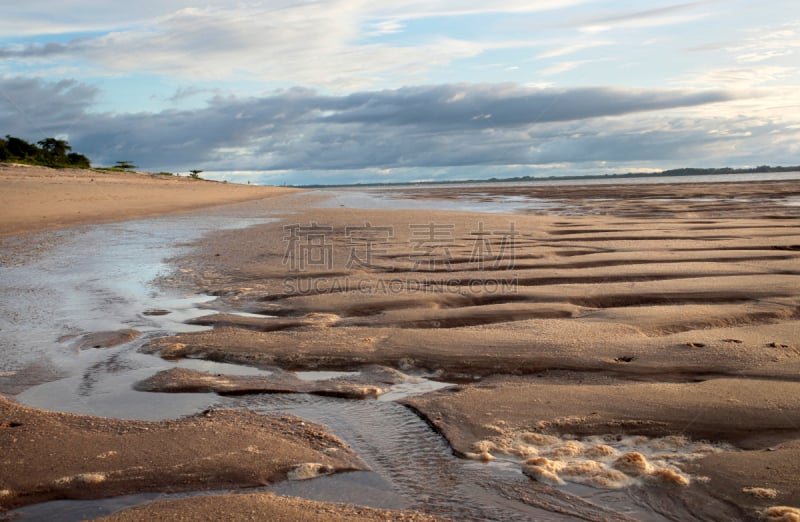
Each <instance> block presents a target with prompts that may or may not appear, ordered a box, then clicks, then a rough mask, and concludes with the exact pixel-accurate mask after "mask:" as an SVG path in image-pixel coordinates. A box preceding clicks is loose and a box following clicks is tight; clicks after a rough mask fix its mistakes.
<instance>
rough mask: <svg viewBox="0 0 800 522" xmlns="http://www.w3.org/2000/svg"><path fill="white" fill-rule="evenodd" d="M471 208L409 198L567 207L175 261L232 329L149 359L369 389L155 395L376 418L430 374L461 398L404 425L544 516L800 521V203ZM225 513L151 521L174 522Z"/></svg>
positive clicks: (184, 282)
mask: <svg viewBox="0 0 800 522" xmlns="http://www.w3.org/2000/svg"><path fill="white" fill-rule="evenodd" d="M470 190H471V189H470ZM470 190H464V189H458V188H455V187H453V188H447V189H441V190H440V189H436V190H432V189H425V190H421V189H420V190H415V191H412V190H403V191H399V192H395V194H402V196H403V197H407V198H415V199H417V200H418V201H425V202H429V203H430V208H436V206H437V203H436V202H437V201H444V200H447V199H459V201H460V200H463V199H464V198H467V200H469V199H470V198H471V199H473V200H480V201H485V200H487V199H488V200H491V199H493V198H504V197H507V196H514V197H522V198H547V199H549V200H552V201H554V202H555V205H556V206H555V208H548V209H546V210H542V209H541V208H538V209H532V210H531V211H529V212H522V213H519V214H515V215H499V214H491V215H490V214H476V213H465V212H444V211H436V210H414V211H403V210H362V209H356V208H346V207H345V208H342V207H334V208H311V205H310V204H304V203H303V202H304V201H306V200H304V199H303V198H304V197H307V198H308V199H307V201H308V202H311V201H316V200H317V199H318V196H316V195H313V194H309V195H308V196H301V197H296V196H295V197H290V198H283V197H276V198H273V199H271V205H270V207H271V208H272V209H277V210H279V211H285V212H286V214H284V216H283V220H282V221H279V222H274V223H266V224H262V225H257V226H254V227H250V228H246V229H241V230H229V231H222V232H218V233H212V234H210V235H209V236H208V237H207V238H205V239H204V240H203V241H201V242H200V243H198V245H197V248H196V249H195V250H194V251H193V252H192V253H191V254H189V255H184V256H181V257H179V258H178V259H175V260H174V264H175V266H176V267H177V268H179V270H180V271H179V273H180V277H168V278H165V279H163V280H162V283H163V284H165V285H174V286H177V287H184V288H193V289H200V290H201V291H202V292H205V293H208V294H209V295H214V296H218V301H217V302H216V303H215V307H216V308H217V309H219V310H221V311H223V312H226V313H221V314H217V315H210V316H206V317H202V318H200V319H195V320H193V322H195V323H196V324H202V325H206V326H210V327H212V329H210V330H207V331H202V332H192V333H182V334H177V335H174V336H170V337H166V338H159V339H155V340H152V341H150V342H149V343H148V344H147V345H146V346H145V347H144V351H146V352H149V353H156V354H160V355H161V356H162V357H165V358H170V359H180V358H184V357H192V358H204V359H210V360H214V361H220V362H231V363H237V364H245V365H252V366H257V367H260V368H264V369H268V370H271V371H276V370H281V371H295V370H358V369H365V371H364V372H362V376H361V377H360V378H359V379H358V380H357V381H347V380H346V379H345V380H343V381H340V382H332V383H331V382H329V383H325V384H320V383H315V384H308V383H300V382H298V381H297V379H296V378H294V377H291V376H287V375H284V374H280V373H275V374H273V375H271V376H268V377H264V376H261V377H252V376H249V377H242V376H238V377H237V376H226V375H217V374H213V375H212V374H203V373H200V372H197V371H189V370H183V369H181V370H174V369H173V370H168V371H165V372H161V373H158V374H157V375H155V376H153V377H151V378H149V379H146V380H145V381H142V382H140V383H139V384H138V385H137V386H138V387H139V388H140V389H147V390H150V391H162V392H163V391H172V392H176V391H180V392H187V391H194V392H208V391H214V392H216V393H219V394H222V395H226V394H230V395H236V394H238V393H249V392H258V393H285V392H292V393H318V394H321V395H336V396H345V397H358V396H372V395H379V394H380V392H382V391H383V390H384V389H385V388H386V385H387V384H391V383H392V382H397V381H396V380H393V379H399V380H401V381H402V379H403V377H398V375H396V374H392V372H393V370H401V371H402V372H405V373H410V374H414V373H422V374H426V375H433V376H435V378H438V379H441V380H443V381H446V382H450V383H457V384H456V385H453V386H450V387H448V388H445V389H442V390H440V391H437V392H432V393H428V394H426V395H422V396H418V397H410V398H407V399H405V400H404V403H405V404H407V405H408V406H409V407H410V408H412V409H413V410H414V411H415V412H417V413H418V414H419V415H420V416H421V417H423V418H424V419H425V420H426V422H427V423H428V424H429V425H430V426H431V427H432V428H433V429H435V430H436V431H437V432H438V433H441V434H442V435H443V436H444V437H445V438H446V440H447V442H448V443H449V444H450V446H451V447H452V449H453V451H454V452H455V453H456V454H457V455H458V456H459V457H461V458H463V459H474V460H476V461H486V462H489V463H488V464H487V466H491V465H492V464H491V461H493V460H497V461H503V462H509V463H511V465H512V466H513V467H514V468H515V469H516V470H519V471H522V472H523V473H525V475H526V477H524V478H525V480H526V484H527V485H526V486H524V487H518V486H515V488H516V489H515V490H514V491H515V492H516V493H515V494H514V495H515V496H514V495H512V496H514V498H515V500H516V501H522V502H527V503H530V504H535V503H536V502H537V500H536V499H537V498H538V499H540V500H539V503H538V504H536V505H538V506H540V507H544V508H545V509H547V505H546V504H545V503H544V502H543V501H542V500H541V499H543V498H546V499H552V498H555V497H554V496H553V495H555V494H557V493H558V492H559V491H561V489H562V488H566V489H564V492H565V493H564V494H565V495H566V496H564V497H563V499H566V500H564V501H563V502H562V503H561V504H558V510H556V508H554V507H552V506H551V508H550V509H552V510H553V512H554V513H556V512H558V513H559V514H561V515H567V516H569V515H570V511H569V509H570V508H569V506H570V505H572V506H573V508H574V509H575V511H574V512H572V514H571V516H580V517H582V518H585V519H608V518H614V517H616V518H618V519H626V515H624V513H622V512H619V513H617V514H616V515H611V516H609V515H608V514H607V513H606V514H601V515H598V514H597V512H593V511H591V510H585V509H584V510H583V511H579V510H578V507H577V504H574V503H573V504H570V502H572V500H569V499H568V498H567V497H568V494H572V493H574V492H575V490H574V489H571V488H574V487H576V486H575V485H576V484H579V485H588V487H589V488H590V489H591V488H594V489H597V490H603V489H609V490H614V489H615V488H619V490H618V491H624V492H626V493H625V494H626V495H628V496H629V497H630V498H631V499H632V500H631V501H632V502H636V503H638V504H640V505H642V506H645V508H646V509H647V510H649V511H651V512H653V514H654V515H653V516H654V519H657V518H656V517H657V516H658V514H659V513H660V514H662V515H664V516H666V517H670V516H672V517H674V516H678V517H679V518H683V519H688V518H691V517H696V518H711V519H733V518H738V519H741V518H746V519H760V518H764V517H765V516H766V515H764V513H765V511H764V510H765V509H767V508H769V507H773V506H780V505H789V506H800V487H798V483H797V481H796V477H797V476H798V472H800V469H798V462H800V458H798V457H800V455H798V451H800V450H799V449H798V448H799V447H800V446H798V444H800V399H798V397H800V394H798V392H800V378H798V375H800V344H798V339H800V322H799V321H798V319H800V284H799V281H800V280H798V276H800V271H799V270H798V266H800V264H798V259H799V258H800V227H798V218H800V206H797V205H794V204H792V203H793V201H794V199H793V198H797V196H798V193H800V191H798V189H797V184H796V183H791V182H763V183H746V184H733V183H711V184H702V185H700V184H674V185H665V186H652V187H648V188H642V187H639V186H603V187H599V186H593V187H577V188H574V187H573V188H564V187H549V188H546V189H543V188H533V189H529V188H520V187H503V186H498V187H480V189H479V192H470ZM386 206H387V207H389V208H390V207H391V203H390V202H389V203H387V205H386ZM289 212H295V213H293V214H289ZM287 226H288V228H287ZM309 234H311V235H309ZM314 234H316V235H314ZM376 368H380V370H376ZM371 387H374V388H376V390H372V389H371ZM365 390H367V391H368V392H369V393H365ZM373 392H374V393H373ZM359 394H360V395H359ZM353 400H358V399H353ZM366 400H370V399H366ZM220 414H221V415H240V414H233V413H220ZM42 415H45V414H44V413H42ZM47 415H50V414H47ZM53 415H56V414H53ZM215 415H217V413H216V412H215ZM246 415H251V416H253V417H254V418H259V419H261V416H258V415H255V414H246ZM265 418H266V419H270V417H265ZM108 422H112V421H108ZM113 422H117V421H113ZM119 422H122V421H119ZM177 422H178V423H180V422H183V421H177ZM185 422H190V423H191V422H193V421H185ZM238 422H239V421H238V420H237V421H236V422H232V423H231V424H232V426H234V427H235V426H236V424H237V423H238ZM259 422H267V423H271V422H277V421H276V420H275V419H272V420H264V421H259ZM17 429H19V428H18V427H15V428H13V429H11V428H9V429H8V430H7V432H12V431H13V430H17ZM232 429H233V428H232ZM0 431H3V430H0ZM51 433H52V431H51ZM220 435H221V436H226V434H225V433H224V432H221V433H220ZM227 435H230V434H227ZM289 440H290V441H293V440H294V438H293V437H289ZM303 440H304V438H303V437H300V441H301V442H302V441H303ZM295 442H296V441H295ZM143 448H144V446H143ZM312 449H313V448H312ZM53 451H54V452H56V453H57V450H53ZM143 451H144V449H143ZM32 452H33V450H32V448H29V451H28V452H27V453H26V452H24V451H23V455H27V454H28V453H32ZM279 453H280V452H279ZM387 457H389V458H391V457H392V456H387ZM25 458H31V457H27V456H26V457H25ZM290 460H291V459H290ZM235 461H236V462H237V463H239V460H237V459H235ZM292 462H295V461H292ZM237 465H244V466H246V465H247V464H237ZM94 471H97V470H89V469H86V470H84V469H82V468H80V469H75V470H70V471H69V473H73V472H74V473H73V474H80V473H90V472H94ZM100 471H101V472H103V473H105V472H106V471H104V470H100ZM111 471H113V470H109V471H108V472H109V473H110V472H111ZM285 472H286V471H285V468H284V471H283V473H285ZM69 473H66V472H65V473H63V474H62V475H64V476H67V475H68V474H69ZM62 475H59V477H61V476H62ZM528 477H529V478H528ZM52 478H54V479H57V478H58V477H55V476H54V477H52ZM3 484H5V482H3ZM551 486H554V487H551ZM15 487H16V488H17V489H20V488H22V486H15ZM543 488H544V489H543ZM187 489H208V488H206V487H203V488H198V487H197V484H196V483H195V484H194V485H188V486H187ZM9 490H10V489H9ZM581 491H582V492H583V493H581V492H579V493H578V496H580V495H582V494H584V495H585V494H586V492H585V491H584V490H581ZM547 495H550V496H549V497H548V496H547ZM528 497H533V498H528ZM563 499H562V500H563ZM2 500H3V499H0V501H2ZM203 502H209V501H206V500H196V499H187V500H185V501H180V502H178V503H177V504H176V503H167V504H163V503H162V504H157V505H153V506H152V507H146V508H144V509H146V510H151V509H152V511H148V517H149V516H162V517H166V518H168V517H169V516H170V515H169V513H174V510H175V509H180V510H183V509H187V510H194V511H187V512H189V513H192V512H194V513H197V512H199V511H198V510H202V509H204V508H202V507H198V506H202V505H203V504H202V503H203ZM222 502H229V503H230V504H234V503H235V502H234V501H233V500H232V499H230V497H227V498H226V499H225V500H223V501H222ZM248 502H250V500H248ZM252 502H254V503H261V502H266V503H274V502H276V500H275V499H274V498H260V497H259V498H256V497H253V499H252ZM277 502H281V503H283V502H285V501H277ZM243 505H245V504H242V506H243ZM176 506H177V507H176ZM190 506H193V507H190ZM292 506H293V504H291V503H288V502H287V503H285V507H286V509H290V508H291V509H294V507H292ZM239 507H241V506H239ZM239 507H237V508H236V509H237V510H238V509H239ZM584 507H585V506H584ZM306 508H308V509H312V511H313V510H316V509H317V508H316V507H313V508H312V507H308V506H306V507H302V509H306ZM298 509H300V508H298ZM325 509H328V508H327V507H326V508H325ZM335 509H345V508H335ZM347 509H350V508H347ZM237 512H238V511H237ZM133 513H136V512H135V511H134V512H133ZM295 513H298V512H295ZM343 513H349V512H348V511H346V510H345V511H341V512H339V513H338V514H330V516H331V517H332V518H330V519H332V520H335V519H336V518H335V517H336V516H346V515H343ZM121 516H124V515H121ZM131 516H133V517H134V518H135V517H136V516H137V515H136V514H132V515H131ZM232 516H233V515H232ZM236 516H238V515H236ZM298 516H299V515H298ZM303 516H304V515H303ZM370 516H371V515H370ZM394 516H401V515H398V514H395V515H394ZM409 516H416V515H409ZM789 516H791V512H790V515H789ZM300 518H302V516H300ZM787 520H791V519H790V518H787Z"/></svg>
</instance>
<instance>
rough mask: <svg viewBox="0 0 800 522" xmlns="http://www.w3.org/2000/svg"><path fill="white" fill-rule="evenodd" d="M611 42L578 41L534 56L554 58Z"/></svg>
mask: <svg viewBox="0 0 800 522" xmlns="http://www.w3.org/2000/svg"><path fill="white" fill-rule="evenodd" d="M612 43H613V42H609V41H592V42H578V43H574V44H570V45H564V46H560V47H555V48H553V49H549V50H547V51H544V52H541V53H539V54H538V55H537V56H536V57H537V58H556V57H559V56H566V55H568V54H573V53H576V52H579V51H583V50H584V49H591V48H593V47H601V46H604V45H611V44H612Z"/></svg>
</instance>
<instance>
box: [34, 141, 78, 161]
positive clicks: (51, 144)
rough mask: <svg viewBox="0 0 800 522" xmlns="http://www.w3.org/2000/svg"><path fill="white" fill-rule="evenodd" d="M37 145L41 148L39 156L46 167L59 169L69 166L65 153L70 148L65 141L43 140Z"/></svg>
mask: <svg viewBox="0 0 800 522" xmlns="http://www.w3.org/2000/svg"><path fill="white" fill-rule="evenodd" d="M38 145H39V147H40V148H41V153H40V156H41V157H42V160H44V161H45V162H46V163H47V164H48V165H50V166H53V167H61V166H64V165H67V164H69V161H68V160H67V153H69V152H70V151H71V150H72V147H70V145H69V143H67V142H66V141H65V140H59V139H56V138H45V139H43V140H41V141H40V142H39V143H38Z"/></svg>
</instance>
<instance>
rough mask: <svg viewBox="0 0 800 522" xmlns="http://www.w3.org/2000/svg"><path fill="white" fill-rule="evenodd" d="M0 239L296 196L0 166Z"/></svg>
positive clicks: (136, 176)
mask: <svg viewBox="0 0 800 522" xmlns="http://www.w3.org/2000/svg"><path fill="white" fill-rule="evenodd" d="M0 187H1V188H2V190H0V236H8V235H13V234H21V233H28V232H39V231H42V230H53V229H58V228H64V227H69V226H74V225H81V224H89V223H108V222H112V221H124V220H128V219H134V218H141V217H145V216H154V215H162V214H166V213H175V212H185V211H187V210H191V209H197V208H202V207H211V206H215V205H222V204H225V203H233V202H239V201H248V200H253V199H262V198H267V197H272V196H276V195H280V194H286V193H289V192H293V191H295V189H287V188H277V187H257V186H249V185H236V184H230V183H217V182H213V181H201V180H193V179H190V178H187V177H179V176H159V175H151V174H147V173H135V172H103V171H96V170H81V169H50V168H47V167H33V166H21V165H9V164H0Z"/></svg>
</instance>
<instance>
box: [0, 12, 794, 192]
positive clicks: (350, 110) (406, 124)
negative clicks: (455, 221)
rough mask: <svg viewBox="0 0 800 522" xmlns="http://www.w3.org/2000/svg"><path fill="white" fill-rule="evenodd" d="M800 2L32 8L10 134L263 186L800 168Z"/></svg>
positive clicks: (8, 48) (18, 39)
mask: <svg viewBox="0 0 800 522" xmlns="http://www.w3.org/2000/svg"><path fill="white" fill-rule="evenodd" d="M798 52H800V3H798V2H796V1H788V0H787V1H780V0H776V1H770V2H764V1H763V0H762V1H751V0H726V1H721V0H698V1H688V2H687V1H683V2H677V1H667V0H661V1H614V2H608V1H590V0H498V1H494V2H491V3H488V2H478V1H475V0H460V1H455V0H426V1H422V0H406V1H392V2H381V1H366V0H329V1H321V2H316V1H289V0H280V1H273V0H270V1H259V0H251V1H222V0H209V1H206V2H198V1H193V0H139V1H137V2H130V3H129V2H125V3H123V2H115V3H114V4H113V5H109V3H108V2H106V1H100V0H31V1H29V2H27V3H24V4H23V3H19V4H17V5H14V6H11V7H8V6H7V7H5V8H4V15H3V17H2V19H0V133H1V134H11V135H15V136H19V137H23V138H25V139H28V140H32V141H35V140H39V139H41V138H43V137H46V136H57V137H61V138H66V139H68V140H69V141H70V143H71V144H72V145H73V147H74V148H75V149H76V150H78V151H80V152H83V153H85V154H87V155H88V156H89V157H90V158H91V159H92V160H93V163H94V164H98V165H103V164H113V163H114V162H115V161H117V160H130V161H133V162H135V163H136V164H137V165H139V166H140V167H143V168H146V169H148V170H167V171H183V172H185V171H187V170H189V169H194V168H197V169H203V170H205V171H207V174H206V175H207V176H209V177H217V178H220V179H222V178H225V179H229V180H232V181H234V180H235V181H245V180H250V181H253V182H263V183H276V184H280V183H289V184H301V183H335V182H363V181H409V180H429V179H464V178H489V177H505V176H519V175H536V176H538V175H541V176H549V175H561V174H580V173H586V174H596V173H609V172H628V171H647V170H660V169H666V168H673V167H681V166H701V167H702V166H748V165H759V164H773V165H777V164H784V165H786V164H800V67H798V66H800V59H799V58H798Z"/></svg>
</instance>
